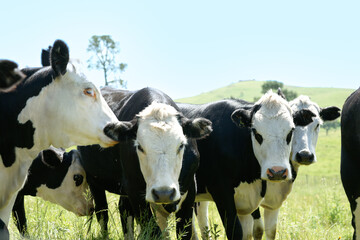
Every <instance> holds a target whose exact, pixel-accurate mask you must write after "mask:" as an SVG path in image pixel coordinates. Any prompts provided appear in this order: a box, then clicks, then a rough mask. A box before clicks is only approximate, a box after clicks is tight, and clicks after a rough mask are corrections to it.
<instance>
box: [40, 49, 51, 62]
mask: <svg viewBox="0 0 360 240" xmlns="http://www.w3.org/2000/svg"><path fill="white" fill-rule="evenodd" d="M51 48H52V47H51V46H49V47H48V49H43V50H42V51H41V65H42V66H43V67H47V66H50V52H51Z"/></svg>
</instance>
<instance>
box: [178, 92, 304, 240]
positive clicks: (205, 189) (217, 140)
mask: <svg viewBox="0 0 360 240" xmlns="http://www.w3.org/2000/svg"><path fill="white" fill-rule="evenodd" d="M270 102H271V103H270ZM267 104H269V105H268V106H267ZM270 106H271V107H270ZM179 107H180V109H181V111H182V112H183V113H184V115H185V116H187V117H198V116H201V117H205V118H208V119H209V120H210V121H212V123H213V133H212V134H211V135H210V136H209V137H208V138H206V139H204V140H199V141H198V149H199V152H200V156H201V160H200V167H199V170H198V171H197V173H196V182H197V191H198V192H197V197H196V201H209V200H213V201H214V202H215V203H216V206H217V208H218V211H219V213H220V216H221V218H222V222H223V224H224V227H225V229H226V234H227V237H228V239H241V238H242V236H243V233H242V227H241V225H240V222H239V220H238V218H237V215H240V216H247V215H249V214H251V213H252V212H253V211H254V210H255V209H256V208H257V207H258V206H259V204H260V202H261V200H262V198H263V197H264V194H265V192H266V182H265V181H266V180H269V179H271V180H279V181H281V180H288V179H291V178H292V173H291V169H290V163H289V161H288V158H289V156H290V143H291V140H292V136H291V134H292V131H293V126H294V124H293V122H292V121H293V119H292V117H291V116H292V112H291V110H290V107H289V106H288V104H287V102H286V101H285V100H283V99H281V98H280V97H279V96H278V95H276V94H273V93H268V94H266V95H265V96H263V98H262V99H260V100H259V102H258V103H256V104H252V103H248V102H246V101H242V100H235V99H229V100H222V101H217V102H214V103H209V104H203V105H191V104H179ZM268 107H269V109H271V110H270V111H269V112H267V108H268ZM261 108H263V110H261ZM259 111H260V112H259ZM261 111H262V112H261ZM239 112H240V113H245V114H244V115H245V116H246V115H247V116H248V117H247V118H246V117H244V118H242V117H243V115H239V114H238V113H239ZM257 114H259V115H257ZM234 115H235V116H234ZM239 118H240V119H239ZM310 118H311V117H310ZM268 120H269V122H267V121H268ZM294 121H295V120H294ZM297 122H298V121H297ZM309 122H311V119H310V120H309V119H308V120H307V122H306V123H305V122H304V123H302V124H303V125H307V124H308V123H309ZM241 123H245V124H244V127H243V126H242V124H241ZM264 123H265V125H264ZM266 123H267V124H271V125H272V124H273V126H271V125H268V126H266ZM239 124H240V125H241V126H237V125H239ZM266 128H268V129H271V131H272V132H271V133H270V132H269V133H266ZM280 129H282V130H280ZM277 131H280V132H277ZM266 140H271V142H272V143H271V142H267V143H265V141H266ZM273 144H276V145H277V146H275V145H273ZM262 147H264V148H266V149H263V148H262ZM277 147H280V148H281V150H280V149H276V148H277ZM276 153H280V154H279V155H277V154H276ZM269 154H273V155H269ZM271 158H276V159H277V162H272V161H271ZM259 159H261V160H259ZM279 160H280V161H279ZM273 166H276V167H273ZM279 168H280V170H279V171H275V170H274V169H276V170H277V169H279ZM274 172H276V173H275V174H274V175H273V173H274ZM277 173H279V174H280V175H277ZM275 175H277V176H278V177H279V178H276V179H274V177H275ZM249 196H250V197H249ZM203 219H204V218H203ZM250 227H251V226H250ZM250 227H247V229H246V231H244V237H246V235H247V234H248V232H249V228H250ZM251 229H252V228H251Z"/></svg>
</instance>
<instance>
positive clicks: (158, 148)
mask: <svg viewBox="0 0 360 240" xmlns="http://www.w3.org/2000/svg"><path fill="white" fill-rule="evenodd" d="M177 115H178V112H177V111H176V109H175V108H173V107H172V106H169V105H167V104H163V103H157V102H153V103H152V104H151V105H149V106H148V107H147V108H145V109H144V110H143V111H142V112H140V113H139V114H138V118H139V119H138V131H137V138H136V141H135V146H136V149H137V154H138V157H139V162H140V168H141V172H142V174H143V176H144V179H145V182H146V196H145V198H146V200H147V201H149V202H156V199H154V196H153V191H156V190H159V189H160V190H161V189H173V190H174V191H175V192H174V195H173V196H172V197H171V199H168V200H169V202H172V201H177V200H178V199H179V198H180V191H179V182H178V179H179V175H180V170H181V166H182V160H183V154H184V148H185V147H184V145H186V142H187V140H186V137H185V135H184V133H183V130H182V127H181V125H180V123H179V121H178V119H177ZM165 201H166V200H165ZM158 203H160V202H159V201H158ZM165 203H166V202H165Z"/></svg>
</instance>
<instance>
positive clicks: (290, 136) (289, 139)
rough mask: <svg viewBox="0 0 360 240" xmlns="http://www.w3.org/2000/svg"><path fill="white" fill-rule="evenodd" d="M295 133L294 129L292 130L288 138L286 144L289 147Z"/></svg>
mask: <svg viewBox="0 0 360 240" xmlns="http://www.w3.org/2000/svg"><path fill="white" fill-rule="evenodd" d="M293 132H294V129H291V130H290V132H289V134H288V135H287V136H286V143H287V145H289V143H290V142H291V138H292V134H293Z"/></svg>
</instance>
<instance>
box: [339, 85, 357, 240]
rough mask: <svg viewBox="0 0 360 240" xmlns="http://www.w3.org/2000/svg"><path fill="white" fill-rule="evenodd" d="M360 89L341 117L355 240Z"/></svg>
mask: <svg viewBox="0 0 360 240" xmlns="http://www.w3.org/2000/svg"><path fill="white" fill-rule="evenodd" d="M359 109H360V88H359V89H358V90H356V91H355V92H354V93H352V94H351V95H350V96H349V97H348V98H347V100H346V101H345V103H344V106H343V109H342V117H341V181H342V184H343V187H344V190H345V193H346V196H347V198H348V200H349V203H350V209H351V214H352V226H353V228H354V235H353V239H354V240H355V239H360V234H359V232H360V230H359V229H360V182H359V177H358V169H359V168H360V161H359V156H360V138H359V135H360V128H359V126H360V111H359Z"/></svg>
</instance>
